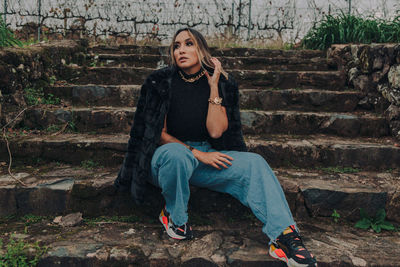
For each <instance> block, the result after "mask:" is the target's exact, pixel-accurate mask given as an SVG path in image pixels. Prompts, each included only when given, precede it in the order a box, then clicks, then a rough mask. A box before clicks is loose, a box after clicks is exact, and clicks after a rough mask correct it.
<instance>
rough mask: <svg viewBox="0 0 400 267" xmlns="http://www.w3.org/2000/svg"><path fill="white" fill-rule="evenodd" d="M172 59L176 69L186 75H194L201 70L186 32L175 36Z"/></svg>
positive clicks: (194, 48) (192, 42) (191, 41)
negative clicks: (173, 58) (176, 66)
mask: <svg viewBox="0 0 400 267" xmlns="http://www.w3.org/2000/svg"><path fill="white" fill-rule="evenodd" d="M174 57H175V62H176V64H177V65H178V67H179V68H181V69H182V70H183V71H184V72H185V73H187V74H193V73H196V72H198V71H199V70H200V68H201V64H200V61H199V57H198V56H197V51H196V46H195V44H194V40H192V38H191V37H190V35H189V33H188V32H187V31H182V32H180V33H179V34H178V35H177V36H176V38H175V42H174Z"/></svg>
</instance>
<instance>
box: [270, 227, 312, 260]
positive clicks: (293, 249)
mask: <svg viewBox="0 0 400 267" xmlns="http://www.w3.org/2000/svg"><path fill="white" fill-rule="evenodd" d="M269 255H271V257H272V258H275V259H279V260H281V261H284V262H286V264H287V265H288V266H289V267H316V266H317V260H316V259H315V257H314V256H313V255H312V254H311V253H310V252H309V251H308V250H307V249H306V248H305V247H304V245H303V241H302V240H301V237H300V235H299V233H298V232H297V231H296V229H295V227H294V226H293V225H291V226H289V227H288V228H286V229H285V231H283V233H282V234H281V235H280V236H279V237H278V238H277V239H276V240H275V241H274V242H273V243H272V244H271V245H270V247H269Z"/></svg>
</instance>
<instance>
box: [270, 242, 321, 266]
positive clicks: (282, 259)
mask: <svg viewBox="0 0 400 267" xmlns="http://www.w3.org/2000/svg"><path fill="white" fill-rule="evenodd" d="M276 250H277V249H275V250H272V249H271V246H270V247H269V255H270V256H271V257H272V258H274V259H277V260H281V261H284V262H286V264H287V266H289V267H309V265H308V264H301V263H298V262H295V261H294V260H293V259H288V258H287V256H286V254H285V256H284V257H280V256H278V255H277V254H276V253H275V251H276ZM312 266H315V267H317V265H312Z"/></svg>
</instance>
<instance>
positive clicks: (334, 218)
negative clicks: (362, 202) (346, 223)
mask: <svg viewBox="0 0 400 267" xmlns="http://www.w3.org/2000/svg"><path fill="white" fill-rule="evenodd" d="M331 217H332V219H333V221H334V222H335V223H338V222H339V219H340V214H339V213H338V212H337V211H336V210H335V209H334V210H333V212H332V214H331Z"/></svg>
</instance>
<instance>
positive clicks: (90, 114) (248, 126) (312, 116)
mask: <svg viewBox="0 0 400 267" xmlns="http://www.w3.org/2000/svg"><path fill="white" fill-rule="evenodd" d="M135 110H136V108H134V107H133V108H127V107H101V106H98V107H93V108H88V107H81V108H80V107H66V108H58V107H45V108H32V109H28V110H26V111H25V113H24V119H23V120H22V122H21V127H24V128H29V129H40V130H45V129H48V128H49V127H53V128H54V126H62V125H63V124H66V123H67V124H68V125H69V126H70V128H72V130H75V131H78V132H93V131H94V132H96V133H116V132H129V130H130V127H131V125H132V121H133V117H134V112H135ZM240 114H241V120H242V125H243V132H244V133H245V134H299V135H303V134H313V133H314V134H315V133H324V134H333V135H338V136H348V137H357V136H371V137H380V136H388V135H389V127H388V123H387V121H386V118H385V117H383V116H378V115H374V114H372V113H351V114H345V113H327V112H300V111H276V110H275V111H255V110H241V112H240Z"/></svg>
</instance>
